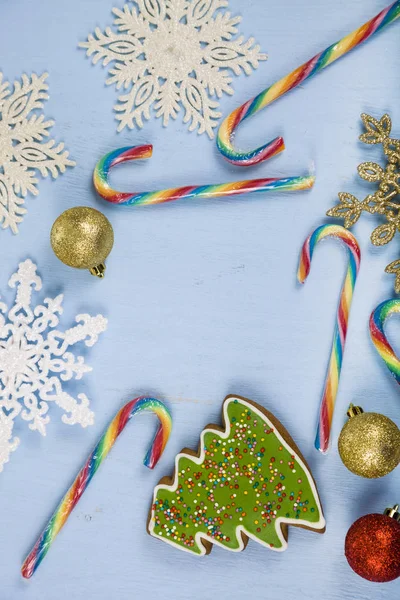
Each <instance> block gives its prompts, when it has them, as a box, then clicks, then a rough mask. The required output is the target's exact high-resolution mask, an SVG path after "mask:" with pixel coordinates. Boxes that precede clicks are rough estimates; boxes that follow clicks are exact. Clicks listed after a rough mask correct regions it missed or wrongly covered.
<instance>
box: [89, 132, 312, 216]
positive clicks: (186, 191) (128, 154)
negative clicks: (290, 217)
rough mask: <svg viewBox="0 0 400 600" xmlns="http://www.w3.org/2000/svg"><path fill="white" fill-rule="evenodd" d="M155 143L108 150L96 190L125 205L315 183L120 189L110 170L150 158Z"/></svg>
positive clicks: (269, 181) (289, 188) (296, 188)
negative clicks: (143, 190) (137, 189)
mask: <svg viewBox="0 0 400 600" xmlns="http://www.w3.org/2000/svg"><path fill="white" fill-rule="evenodd" d="M152 152H153V146H151V145H150V144H146V145H144V146H127V147H126V148H119V149H118V150H114V151H113V152H109V153H108V154H106V155H105V156H103V157H102V158H101V159H100V160H99V162H98V163H97V165H96V167H95V169H94V173H93V183H94V187H95V188H96V191H97V193H98V194H99V195H100V196H101V197H102V198H104V200H107V201H108V202H111V203H112V204H120V205H122V206H148V205H152V204H162V203H163V202H171V201H172V200H182V199H183V198H185V199H195V198H222V197H225V196H238V195H240V194H250V193H254V192H274V191H275V192H293V191H299V190H306V189H309V188H311V187H312V186H313V185H314V181H315V177H313V176H312V175H307V176H304V177H285V178H284V179H273V178H268V179H249V180H246V181H233V182H231V183H221V184H215V185H187V186H184V187H179V188H172V189H168V190H159V191H156V192H118V191H117V190H114V189H113V188H112V187H111V186H110V184H109V181H108V177H109V173H110V170H111V169H112V168H113V167H115V166H116V165H118V164H121V163H124V162H127V161H131V160H137V159H141V158H150V156H151V155H152Z"/></svg>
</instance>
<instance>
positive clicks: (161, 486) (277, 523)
mask: <svg viewBox="0 0 400 600" xmlns="http://www.w3.org/2000/svg"><path fill="white" fill-rule="evenodd" d="M235 400H237V401H238V402H240V404H242V405H243V406H247V407H248V408H249V410H252V411H254V412H255V413H256V414H257V415H259V416H260V417H261V419H262V420H263V421H264V422H265V423H266V424H267V425H268V426H269V427H271V428H272V429H273V430H274V434H275V435H276V437H277V438H278V439H279V440H280V442H281V444H282V445H283V446H284V447H285V448H286V450H288V451H289V452H290V454H291V455H294V456H295V459H296V461H297V462H298V463H299V465H300V466H301V467H302V468H303V470H304V472H305V473H306V475H307V479H308V482H309V484H310V487H311V490H312V492H313V495H314V499H315V502H316V505H317V507H318V510H319V515H320V518H319V521H317V522H316V523H310V522H309V521H306V520H305V519H289V518H287V517H278V519H276V521H275V531H276V533H277V535H278V537H279V539H280V541H281V543H282V546H281V548H275V547H271V546H270V545H269V544H267V543H266V542H264V541H263V540H260V539H259V538H258V537H256V536H255V535H252V534H251V533H248V532H247V531H246V529H245V528H244V527H243V525H238V526H237V527H236V530H235V534H236V538H237V540H238V542H239V548H229V547H227V546H225V545H224V544H222V543H221V542H219V541H218V540H215V539H214V538H212V537H210V536H208V535H205V534H204V533H202V532H200V531H199V532H198V533H196V535H195V538H194V539H195V542H196V544H197V546H198V547H199V548H200V550H201V553H200V555H199V554H197V553H195V552H193V550H190V549H189V548H185V547H183V546H181V545H180V544H177V543H176V542H174V541H173V540H170V539H168V538H167V537H166V536H160V535H157V534H156V533H155V532H154V526H155V521H154V509H153V507H152V509H151V518H150V522H149V526H148V530H149V533H150V535H152V536H153V537H155V538H156V539H158V540H160V539H161V540H162V541H163V542H167V544H170V545H171V546H174V547H175V548H179V550H183V551H184V552H189V553H190V554H196V555H197V556H204V555H205V554H206V549H205V548H204V545H203V544H202V540H206V541H209V542H211V543H212V544H215V545H217V546H221V547H222V548H224V549H225V550H230V551H231V552H241V551H242V550H243V549H244V548H245V545H244V543H243V539H242V536H241V535H239V534H241V533H244V535H245V536H246V537H248V538H250V539H252V540H254V541H255V542H257V543H259V544H261V545H262V546H264V547H266V548H269V549H270V550H274V551H275V552H284V551H285V550H286V549H287V547H288V543H287V541H286V540H285V538H284V536H283V532H282V529H281V524H282V523H286V524H288V525H297V526H299V525H305V526H306V527H307V529H313V530H314V529H315V530H317V531H319V530H321V529H324V527H325V524H326V522H325V519H324V517H323V514H322V507H321V503H320V500H319V495H318V491H317V488H316V485H315V483H314V480H313V478H312V477H311V474H310V470H309V469H308V467H307V465H305V463H304V461H303V460H302V459H301V458H300V457H299V456H298V454H296V452H295V451H294V449H293V448H292V447H291V446H290V445H289V444H288V443H287V442H286V440H285V439H284V438H283V437H282V436H281V434H280V433H279V431H278V430H277V428H276V425H274V423H272V422H271V421H270V420H269V419H268V417H267V416H266V415H265V413H263V412H262V411H260V410H259V409H258V408H257V407H256V406H254V404H251V403H250V402H246V401H245V400H243V399H242V398H237V397H236V396H228V397H227V398H226V400H225V401H224V405H223V414H224V421H225V424H226V425H225V431H224V432H222V431H216V430H215V429H213V428H211V429H203V431H202V432H201V435H200V447H201V453H200V456H199V457H195V456H192V455H190V454H186V453H185V452H181V453H179V454H177V455H176V458H175V476H174V482H173V484H172V485H165V484H159V485H157V486H156V487H155V488H154V495H153V504H154V502H155V500H156V497H157V492H158V490H169V491H171V492H175V491H176V489H177V486H178V473H179V469H178V463H179V460H180V459H181V458H182V457H185V458H189V459H190V460H192V461H193V462H194V463H195V464H197V465H200V464H201V463H202V462H203V461H204V458H205V453H204V436H205V435H206V434H207V433H216V434H217V435H218V437H220V438H221V439H227V438H228V437H229V435H230V433H231V429H230V427H229V419H228V406H229V404H230V403H231V402H234V401H235Z"/></svg>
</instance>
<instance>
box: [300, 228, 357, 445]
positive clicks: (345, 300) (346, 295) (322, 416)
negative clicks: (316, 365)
mask: <svg viewBox="0 0 400 600" xmlns="http://www.w3.org/2000/svg"><path fill="white" fill-rule="evenodd" d="M326 237H335V238H337V239H338V240H340V241H341V242H343V243H344V244H345V245H346V246H347V248H348V250H349V262H348V266H347V272H346V278H345V280H344V284H343V286H342V290H341V292H340V301H339V308H338V311H337V316H336V325H335V331H334V335H333V344H332V351H331V356H330V360H329V367H328V372H327V374H326V378H325V386H324V392H323V395H322V399H321V405H320V409H319V417H318V428H317V435H316V438H315V447H316V448H317V450H320V451H321V452H327V451H328V449H329V438H330V431H331V425H332V417H333V410H334V408H335V401H336V395H337V391H338V387H339V379H340V372H341V369H342V361H343V353H344V346H345V342H346V335H347V326H348V321H349V314H350V307H351V301H352V298H353V292H354V286H355V283H356V279H357V274H358V270H359V268H360V260H361V252H360V247H359V245H358V242H357V240H356V238H355V237H354V235H353V234H352V233H350V231H348V230H347V229H345V228H344V227H341V226H340V225H321V227H318V228H317V229H316V230H315V231H314V232H313V233H312V234H311V235H309V236H308V238H307V239H306V241H305V242H304V244H303V248H302V250H301V256H300V263H299V270H298V273H297V277H298V280H299V281H300V283H304V282H305V280H306V279H307V277H308V274H309V272H310V267H311V260H312V257H313V254H314V250H315V246H316V245H317V244H318V242H319V241H321V240H322V239H324V238H326Z"/></svg>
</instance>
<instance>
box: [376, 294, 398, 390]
mask: <svg viewBox="0 0 400 600" xmlns="http://www.w3.org/2000/svg"><path fill="white" fill-rule="evenodd" d="M395 313H400V300H386V301H385V302H382V303H381V304H380V305H379V306H378V307H377V308H376V309H375V310H374V311H373V313H372V314H371V317H370V319H369V332H370V335H371V339H372V341H373V343H374V346H375V348H376V349H377V352H378V354H379V356H380V357H381V358H382V360H383V361H384V363H385V365H386V366H387V368H388V369H389V371H390V373H391V374H392V375H393V377H394V378H395V380H396V381H397V383H398V384H399V385H400V360H399V359H398V357H397V355H396V353H395V351H394V350H393V348H392V346H391V345H390V344H389V342H388V339H387V337H386V335H385V332H384V325H385V322H386V319H387V318H388V317H390V316H391V315H393V314H395Z"/></svg>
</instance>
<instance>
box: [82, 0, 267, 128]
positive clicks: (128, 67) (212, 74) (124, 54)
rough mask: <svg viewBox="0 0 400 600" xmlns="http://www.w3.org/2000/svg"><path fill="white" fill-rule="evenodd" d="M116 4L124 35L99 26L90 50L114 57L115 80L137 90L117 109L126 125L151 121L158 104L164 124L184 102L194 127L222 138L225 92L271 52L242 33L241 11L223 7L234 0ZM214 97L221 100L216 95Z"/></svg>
mask: <svg viewBox="0 0 400 600" xmlns="http://www.w3.org/2000/svg"><path fill="white" fill-rule="evenodd" d="M132 3H133V4H136V6H137V7H136V6H134V7H131V6H130V5H128V4H126V5H125V6H124V7H123V9H122V10H120V9H118V8H114V9H113V13H114V15H115V17H116V18H115V20H114V25H115V27H116V29H117V30H118V33H116V32H115V31H113V30H112V29H111V28H110V27H107V28H106V29H105V31H104V32H102V31H101V29H99V28H96V30H95V33H94V35H92V34H90V35H89V37H88V40H87V42H82V43H81V44H79V45H80V46H81V47H82V48H86V50H87V55H88V56H91V57H92V60H93V63H94V64H96V63H97V62H99V61H101V62H102V63H103V66H107V65H109V64H110V63H112V67H111V68H110V69H109V75H110V76H109V78H108V79H107V81H106V83H107V85H111V84H115V85H116V87H117V89H118V90H119V89H121V88H124V89H126V90H128V89H129V91H128V93H126V94H123V95H122V96H120V97H119V98H118V104H117V105H116V106H115V107H114V109H115V111H116V113H117V115H116V119H117V120H118V121H119V125H118V131H121V130H122V129H124V127H129V128H130V129H133V128H134V127H139V128H141V127H143V119H150V109H151V108H153V109H154V112H155V116H156V117H160V118H161V117H162V119H163V124H164V126H165V125H167V124H168V121H169V119H170V117H171V118H173V119H175V118H176V116H177V114H178V112H179V111H180V109H181V107H183V110H184V113H185V114H184V117H183V121H184V123H189V130H190V131H193V130H195V129H197V130H198V133H204V132H206V133H207V134H208V136H209V137H210V138H212V137H214V134H213V129H214V128H215V127H216V126H217V125H218V119H219V118H220V117H221V113H220V112H218V111H217V109H218V106H219V104H218V102H217V101H216V99H215V98H221V97H222V94H224V93H225V94H229V95H232V94H233V89H232V87H231V83H232V77H231V74H232V73H234V74H235V75H240V74H241V73H242V72H244V73H245V74H246V75H250V73H251V72H252V69H256V68H257V67H258V63H259V61H261V60H266V58H267V57H266V55H265V54H262V53H260V46H258V45H257V44H255V42H254V39H253V38H249V39H248V40H247V41H245V40H244V37H243V36H239V37H238V36H236V34H237V32H238V29H237V25H238V24H239V23H240V21H241V17H237V16H236V17H232V15H231V14H230V13H229V12H227V11H224V10H222V11H221V9H224V8H226V7H227V6H228V1H227V0H132ZM210 96H212V97H213V98H214V99H212V98H210Z"/></svg>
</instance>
